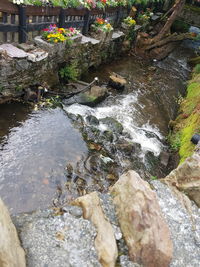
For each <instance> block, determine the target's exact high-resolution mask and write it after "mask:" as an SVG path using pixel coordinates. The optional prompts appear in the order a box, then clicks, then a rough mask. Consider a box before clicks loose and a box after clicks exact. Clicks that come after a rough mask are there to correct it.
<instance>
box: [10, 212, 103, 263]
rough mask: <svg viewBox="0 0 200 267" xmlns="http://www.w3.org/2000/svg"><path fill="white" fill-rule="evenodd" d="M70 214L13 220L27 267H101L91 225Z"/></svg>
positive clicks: (31, 215)
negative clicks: (24, 252)
mask: <svg viewBox="0 0 200 267" xmlns="http://www.w3.org/2000/svg"><path fill="white" fill-rule="evenodd" d="M71 211H72V210H71V209H70V211H69V212H66V213H64V214H63V215H58V214H57V215H54V214H53V212H52V211H51V210H44V211H37V212H34V213H32V214H26V213H25V214H20V215H18V216H15V217H14V218H13V221H14V223H15V225H16V227H17V228H18V230H19V233H20V238H21V240H22V244H23V247H24V249H25V250H26V252H27V254H26V258H27V266H28V267H41V266H48V267H57V266H59V267H68V266H73V267H80V266H90V267H100V266H101V265H100V263H99V261H98V258H97V252H96V250H95V247H94V239H95V237H96V231H95V228H94V226H93V225H92V224H91V222H90V221H88V220H84V219H83V218H82V217H81V218H77V216H76V217H75V216H73V215H71V214H70V213H71ZM21 266H23V265H17V266H16V267H21ZM9 267H10V266H9Z"/></svg>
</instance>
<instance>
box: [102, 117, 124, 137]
mask: <svg viewBox="0 0 200 267" xmlns="http://www.w3.org/2000/svg"><path fill="white" fill-rule="evenodd" d="M99 121H100V122H102V123H104V124H106V125H107V126H108V127H109V130H111V131H113V132H116V133H118V134H122V132H123V126H122V124H121V123H120V122H118V121H117V120H115V119H114V118H111V117H106V118H103V119H100V120H99Z"/></svg>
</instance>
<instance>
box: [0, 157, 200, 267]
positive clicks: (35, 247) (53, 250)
mask: <svg viewBox="0 0 200 267" xmlns="http://www.w3.org/2000/svg"><path fill="white" fill-rule="evenodd" d="M188 164H189V166H190V169H191V170H193V171H194V172H193V171H191V173H188ZM185 173H188V176H187V177H186V176H185ZM193 173H195V177H196V180H195V181H194V179H195V178H194V175H193ZM172 176H173V179H172ZM192 177H193V178H192ZM198 177H200V155H199V153H198V152H196V153H195V154H194V155H193V156H192V157H191V158H189V159H187V160H186V161H185V163H184V164H183V165H181V166H180V167H178V169H177V170H174V171H173V172H172V173H171V174H169V176H168V177H166V178H165V179H163V180H162V181H152V182H150V184H149V183H147V182H145V181H143V180H142V179H141V178H140V177H139V175H138V174H137V173H136V172H134V171H128V172H127V173H125V174H123V175H122V176H121V177H120V178H119V180H118V181H117V182H116V184H115V185H114V186H113V187H111V188H110V191H109V192H108V193H107V194H102V193H97V192H93V193H90V194H87V195H84V196H82V197H79V198H78V199H76V200H75V201H73V202H72V203H71V204H72V205H73V206H62V207H59V208H54V209H52V210H43V211H36V212H34V213H32V214H27V213H25V214H20V215H18V216H15V217H13V218H12V219H13V222H14V224H15V226H16V228H17V230H18V234H19V237H20V240H21V245H22V247H23V249H24V251H25V254H26V265H27V266H29V267H39V266H52V267H53V266H54V267H55V266H59V267H60V266H61V267H62V266H63V267H64V266H77V267H78V266H95V267H96V266H108V267H112V266H123V267H127V266H129V267H136V266H137V267H138V266H148V267H151V266H161V265H162V266H177V267H182V266H191V267H197V266H199V262H200V216H199V208H198V206H199V205H200V203H199V201H196V199H195V202H196V204H197V205H198V206H197V205H196V204H195V203H194V202H193V201H191V200H190V199H189V198H188V196H186V195H185V194H184V193H183V192H182V188H181V187H180V188H179V187H178V186H177V185H178V184H177V183H180V181H182V182H183V181H185V182H187V183H188V181H190V182H191V187H190V192H193V195H194V194H195V190H196V189H197V188H196V189H194V188H193V183H194V182H197V181H198V180H199V178H198ZM175 179H176V180H175ZM169 181H173V182H172V183H170V185H169ZM179 189H180V190H179ZM198 190H199V186H198ZM186 193H188V191H187V192H186ZM196 193H198V194H199V191H198V192H197V191H196ZM188 195H189V197H190V196H191V195H190V194H188ZM192 199H194V198H193V197H192ZM2 210H5V207H4V206H3V204H1V213H0V214H1V217H0V221H1V225H2V222H3V228H4V229H1V233H2V234H1V239H0V245H1V251H2V252H1V254H0V262H1V266H2V267H4V266H24V265H23V264H24V263H23V264H21V265H9V264H11V263H12V261H14V260H15V262H16V259H18V258H19V257H20V256H19V254H18V256H16V258H15V253H16V252H17V251H18V250H19V249H20V250H21V251H22V249H21V248H19V245H18V241H13V240H15V239H16V236H15V233H13V234H12V233H11V234H9V233H8V231H6V230H5V229H7V230H8V229H9V227H12V228H13V227H14V226H13V225H11V223H10V218H9V217H8V215H6V217H5V216H4V213H2ZM6 220H7V221H6ZM8 221H9V224H8ZM10 225H11V226H10ZM1 227H2V226H1ZM13 229H14V228H13ZM2 230H3V231H2ZM9 251H13V254H12V255H10V254H11V253H10V252H9ZM20 255H22V256H21V257H22V258H23V257H24V256H23V253H22V254H20ZM24 261H25V259H22V262H24Z"/></svg>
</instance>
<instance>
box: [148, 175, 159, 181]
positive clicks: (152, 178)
mask: <svg viewBox="0 0 200 267" xmlns="http://www.w3.org/2000/svg"><path fill="white" fill-rule="evenodd" d="M150 179H151V180H152V181H153V180H157V179H158V177H157V176H153V175H152V176H151V177H150Z"/></svg>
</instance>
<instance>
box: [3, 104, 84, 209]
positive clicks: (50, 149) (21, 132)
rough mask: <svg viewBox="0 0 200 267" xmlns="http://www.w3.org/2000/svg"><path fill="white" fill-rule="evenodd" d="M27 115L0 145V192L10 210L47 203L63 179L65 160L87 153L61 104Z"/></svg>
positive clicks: (70, 160) (75, 159)
mask: <svg viewBox="0 0 200 267" xmlns="http://www.w3.org/2000/svg"><path fill="white" fill-rule="evenodd" d="M13 116H14V115H13ZM13 116H11V121H12V118H13ZM26 117H27V118H26V120H25V121H23V122H21V123H20V125H19V126H16V127H13V128H11V129H10V131H9V134H8V137H7V138H5V139H4V141H3V142H2V144H1V146H0V149H1V151H0V178H1V184H0V195H1V197H2V198H3V200H4V201H5V202H6V204H8V206H9V207H10V208H11V212H13V213H18V212H22V211H25V210H26V211H27V210H33V209H35V208H43V207H45V206H46V205H47V203H49V204H50V203H51V202H52V199H53V196H54V194H55V191H56V188H57V186H58V185H61V184H63V183H64V181H65V180H66V178H65V175H64V171H65V167H66V164H67V163H71V164H72V165H73V164H75V163H76V162H77V161H78V160H80V159H81V157H82V156H84V155H87V147H86V145H85V143H84V142H83V140H82V137H81V134H80V133H79V131H78V130H76V129H74V128H73V127H72V126H71V123H70V120H69V119H68V117H67V116H66V114H65V113H64V112H63V111H62V110H61V109H60V108H56V109H53V110H42V111H37V112H34V111H32V112H31V113H30V114H29V115H28V114H26ZM18 124H19V122H18Z"/></svg>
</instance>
